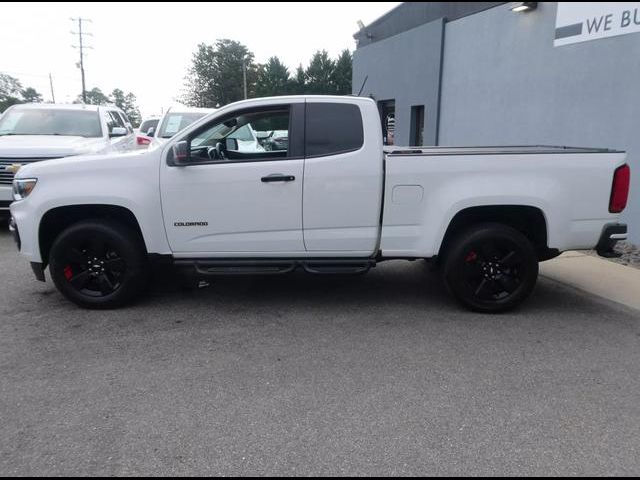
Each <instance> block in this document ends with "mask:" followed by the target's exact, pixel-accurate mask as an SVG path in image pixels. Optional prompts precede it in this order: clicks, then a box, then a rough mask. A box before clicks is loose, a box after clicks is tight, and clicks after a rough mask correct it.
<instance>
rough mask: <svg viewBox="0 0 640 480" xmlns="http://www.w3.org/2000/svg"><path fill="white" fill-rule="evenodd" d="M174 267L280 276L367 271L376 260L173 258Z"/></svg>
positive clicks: (220, 273)
mask: <svg viewBox="0 0 640 480" xmlns="http://www.w3.org/2000/svg"><path fill="white" fill-rule="evenodd" d="M173 264H174V265H175V266H177V267H183V268H193V269H194V270H195V273H196V274H198V275H202V276H225V275H280V274H285V273H290V272H293V271H294V270H296V269H297V268H303V269H304V270H305V271H306V272H308V273H313V274H333V275H349V274H351V275H353V274H359V273H366V272H368V271H369V270H370V269H371V267H375V265H376V261H375V260H373V259H370V258H366V259H362V258H354V259H335V258H327V259H324V258H321V259H318V258H314V259H232V260H230V259H197V260H191V259H176V260H174V261H173Z"/></svg>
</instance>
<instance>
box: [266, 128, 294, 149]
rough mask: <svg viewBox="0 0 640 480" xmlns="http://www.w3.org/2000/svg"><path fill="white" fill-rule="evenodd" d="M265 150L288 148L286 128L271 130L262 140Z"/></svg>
mask: <svg viewBox="0 0 640 480" xmlns="http://www.w3.org/2000/svg"><path fill="white" fill-rule="evenodd" d="M262 146H263V147H264V149H265V150H270V151H274V150H275V151H277V150H287V148H289V132H288V131H287V130H273V131H271V132H269V135H268V136H267V137H266V138H265V139H264V141H263V142H262Z"/></svg>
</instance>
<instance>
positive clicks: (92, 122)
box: [0, 108, 102, 137]
mask: <svg viewBox="0 0 640 480" xmlns="http://www.w3.org/2000/svg"><path fill="white" fill-rule="evenodd" d="M2 135H62V136H78V137H101V136H102V127H101V126H100V116H99V114H98V112H96V111H83V110H71V109H70V110H62V109H59V110H57V109H46V108H42V109H40V108H38V109H35V108H34V109H31V108H30V109H13V110H9V111H8V112H6V113H5V114H4V115H3V116H2V118H0V136H2Z"/></svg>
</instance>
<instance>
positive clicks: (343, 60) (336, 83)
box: [332, 49, 352, 95]
mask: <svg viewBox="0 0 640 480" xmlns="http://www.w3.org/2000/svg"><path fill="white" fill-rule="evenodd" d="M351 72H352V57H351V52H349V50H347V49H345V50H343V51H342V53H341V54H340V56H339V57H338V60H337V61H336V63H335V68H334V70H333V78H332V83H333V88H334V89H335V94H336V95H351V93H352V87H351Z"/></svg>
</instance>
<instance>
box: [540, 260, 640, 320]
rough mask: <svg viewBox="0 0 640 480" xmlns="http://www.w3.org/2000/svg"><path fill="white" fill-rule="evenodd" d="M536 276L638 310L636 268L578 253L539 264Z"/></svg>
mask: <svg viewBox="0 0 640 480" xmlns="http://www.w3.org/2000/svg"><path fill="white" fill-rule="evenodd" d="M540 275H541V276H543V277H546V278H550V279H552V280H555V281H557V282H560V283H563V284H565V285H570V286H572V287H574V288H577V289H579V290H582V291H583V292H586V293H589V294H592V295H597V296H599V297H602V298H605V299H607V300H610V301H614V302H617V303H621V304H623V305H626V306H627V307H630V308H634V309H636V310H640V270H639V269H636V268H633V267H626V266H624V265H620V264H617V263H614V262H610V261H608V260H604V259H602V258H598V257H594V256H592V255H587V254H584V253H580V252H575V251H571V252H565V253H563V254H562V255H560V256H559V257H557V258H555V259H553V260H549V261H547V262H543V263H541V264H540Z"/></svg>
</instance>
